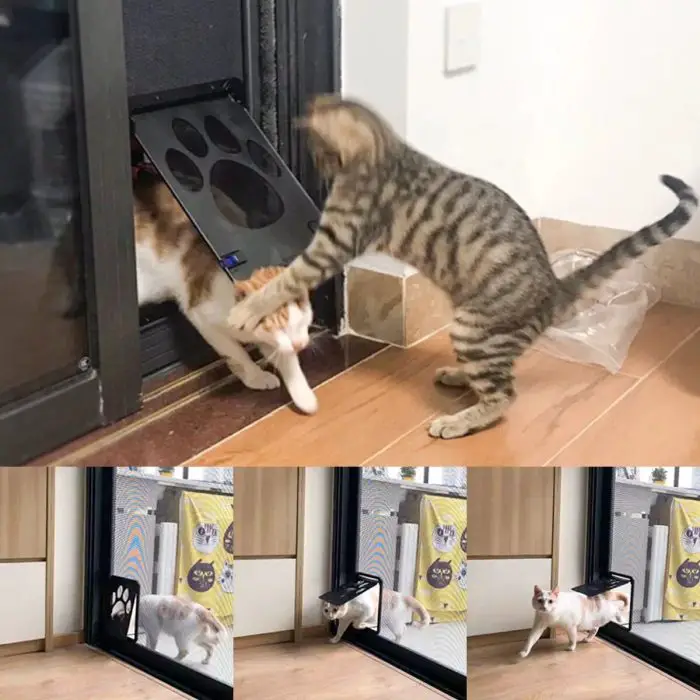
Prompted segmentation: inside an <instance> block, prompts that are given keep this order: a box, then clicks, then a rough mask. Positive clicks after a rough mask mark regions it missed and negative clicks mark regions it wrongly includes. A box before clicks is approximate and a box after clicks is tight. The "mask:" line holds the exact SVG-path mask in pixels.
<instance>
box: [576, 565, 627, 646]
mask: <svg viewBox="0 0 700 700" xmlns="http://www.w3.org/2000/svg"><path fill="white" fill-rule="evenodd" d="M623 586H629V587H630V593H629V600H628V603H629V605H628V612H629V620H628V622H627V625H626V627H627V629H628V630H629V631H630V632H631V631H632V618H633V616H634V578H633V577H632V576H628V575H627V574H620V573H618V572H616V571H608V572H607V573H605V574H602V575H600V576H598V577H597V578H596V579H595V580H594V581H589V582H588V583H584V584H583V585H581V586H575V587H574V588H572V589H571V590H573V591H577V592H578V593H583V595H586V596H589V597H590V596H595V595H600V594H601V593H606V592H607V591H612V590H615V589H616V588H621V587H623Z"/></svg>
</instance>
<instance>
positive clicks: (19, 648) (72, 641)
mask: <svg viewBox="0 0 700 700" xmlns="http://www.w3.org/2000/svg"><path fill="white" fill-rule="evenodd" d="M84 641H85V638H84V635H83V633H82V632H74V633H72V634H59V635H56V636H55V637H54V649H64V648H65V647H72V646H74V645H76V644H82V643H83V642H84ZM45 648H46V640H45V639H30V640H28V641H26V642H13V643H12V644H0V658H5V657H8V656H20V655H21V654H34V653H36V652H39V651H44V650H45Z"/></svg>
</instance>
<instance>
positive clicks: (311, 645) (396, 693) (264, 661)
mask: <svg viewBox="0 0 700 700" xmlns="http://www.w3.org/2000/svg"><path fill="white" fill-rule="evenodd" d="M444 697H446V696H444V695H443V694H442V693H439V692H437V691H435V690H433V689H431V688H427V687H425V686H423V685H421V684H420V683H419V682H418V681H416V680H414V679H413V678H410V677H408V676H405V675H403V674H402V673H400V672H399V671H397V670H395V669H393V668H391V667H390V666H388V665H386V664H384V663H382V662H381V661H378V660H377V659H375V658H374V657H372V656H369V655H367V654H364V653H363V652H361V651H359V650H358V649H355V648H354V647H351V646H349V645H347V644H342V643H341V644H338V645H333V644H328V642H327V641H325V640H324V641H319V640H314V641H311V642H308V643H304V644H299V645H297V644H273V645H270V646H266V647H254V648H251V649H241V650H237V651H236V700H261V699H262V698H264V699H265V700H296V699H297V698H304V700H389V698H400V699H401V700H438V699H439V698H444ZM470 697H471V696H470Z"/></svg>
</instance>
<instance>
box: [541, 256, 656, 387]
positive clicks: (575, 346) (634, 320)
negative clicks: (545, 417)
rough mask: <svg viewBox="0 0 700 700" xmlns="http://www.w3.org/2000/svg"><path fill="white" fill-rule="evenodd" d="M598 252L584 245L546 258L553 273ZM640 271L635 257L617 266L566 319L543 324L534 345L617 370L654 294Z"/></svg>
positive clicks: (567, 270)
mask: <svg viewBox="0 0 700 700" xmlns="http://www.w3.org/2000/svg"><path fill="white" fill-rule="evenodd" d="M598 255H599V254H598V253H596V252H594V251H592V250H585V249H583V250H562V251H559V252H557V253H556V254H555V255H554V256H553V258H552V267H553V269H554V274H556V276H557V277H560V278H561V277H564V276H566V275H568V274H569V273H571V272H573V271H574V270H577V269H578V268H581V267H585V266H586V265H590V263H592V262H593V261H594V260H595V259H596V258H597V257H598ZM644 277H645V275H644V266H643V265H642V264H641V263H639V262H635V263H633V264H631V265H629V266H628V267H627V268H625V269H624V270H621V271H620V272H618V273H617V274H616V275H615V276H614V277H613V278H612V279H611V280H609V281H608V282H606V283H605V284H604V285H603V286H602V287H601V288H600V294H599V295H598V298H597V300H596V301H591V302H588V303H587V304H584V305H583V306H582V307H581V309H580V311H579V313H577V314H576V316H575V317H574V318H573V319H571V320H570V321H567V322H566V323H562V324H560V325H559V326H552V327H551V328H549V329H547V331H546V332H545V334H544V336H543V337H542V339H541V342H540V343H539V345H538V346H539V347H540V349H542V350H544V351H545V352H548V353H549V354H550V355H554V356H555V357H559V358H561V359H563V360H570V361H572V362H581V363H584V364H594V365H601V366H602V367H605V369H607V370H608V371H609V372H612V373H613V374H615V373H617V372H619V371H620V368H621V367H622V363H623V362H624V361H625V358H626V357H627V353H628V351H629V348H630V345H631V344H632V341H633V340H634V338H635V336H636V335H637V333H639V330H640V328H641V327H642V324H643V323H644V317H645V315H646V313H647V311H648V310H649V309H650V308H651V307H652V306H653V305H654V304H655V303H656V302H657V301H658V300H659V298H660V294H659V292H658V290H657V289H656V288H655V287H654V286H653V285H651V284H649V282H647V281H646V280H645V279H644Z"/></svg>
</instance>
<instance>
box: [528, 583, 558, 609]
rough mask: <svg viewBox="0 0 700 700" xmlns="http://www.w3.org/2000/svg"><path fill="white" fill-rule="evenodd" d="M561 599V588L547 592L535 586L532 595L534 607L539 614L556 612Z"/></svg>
mask: <svg viewBox="0 0 700 700" xmlns="http://www.w3.org/2000/svg"><path fill="white" fill-rule="evenodd" d="M558 597H559V586H557V587H556V588H555V589H554V590H553V591H545V590H544V589H542V588H540V587H539V586H535V589H534V591H533V593H532V607H533V608H534V609H535V610H538V611H539V612H545V613H549V612H552V611H553V610H554V608H555V607H556V605H557V598H558Z"/></svg>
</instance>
